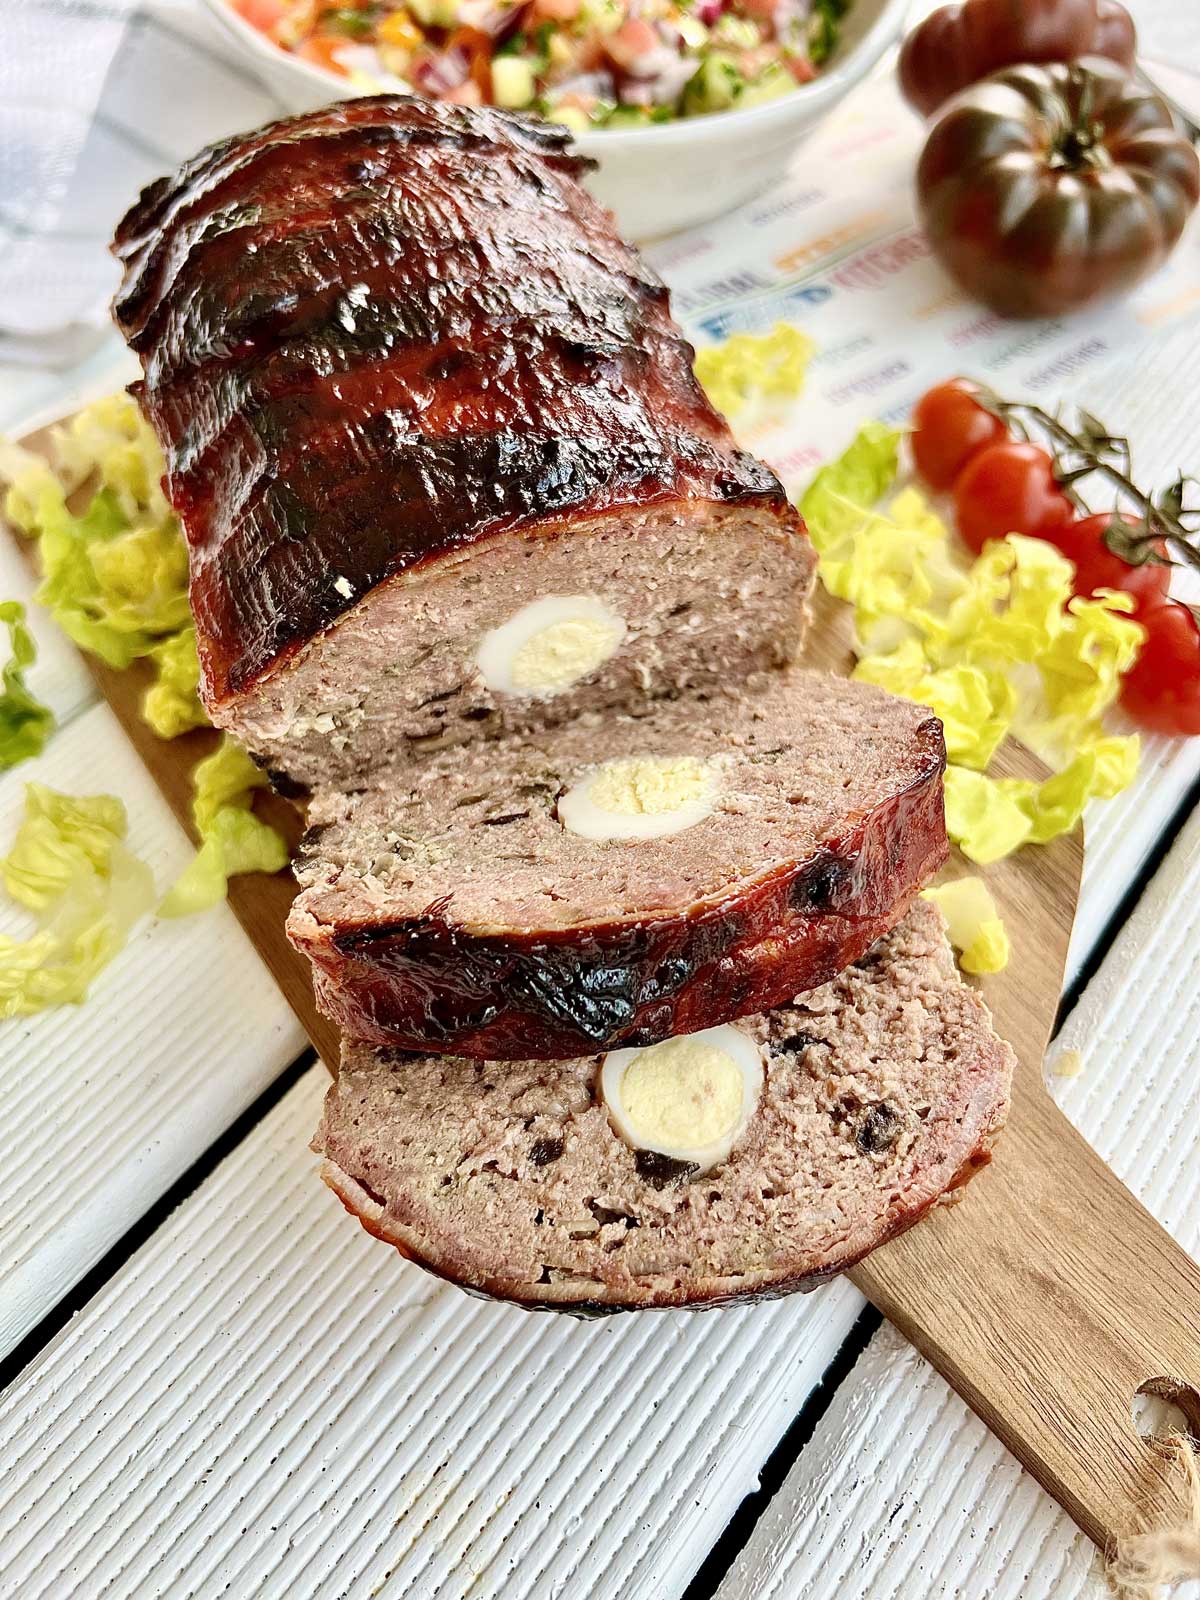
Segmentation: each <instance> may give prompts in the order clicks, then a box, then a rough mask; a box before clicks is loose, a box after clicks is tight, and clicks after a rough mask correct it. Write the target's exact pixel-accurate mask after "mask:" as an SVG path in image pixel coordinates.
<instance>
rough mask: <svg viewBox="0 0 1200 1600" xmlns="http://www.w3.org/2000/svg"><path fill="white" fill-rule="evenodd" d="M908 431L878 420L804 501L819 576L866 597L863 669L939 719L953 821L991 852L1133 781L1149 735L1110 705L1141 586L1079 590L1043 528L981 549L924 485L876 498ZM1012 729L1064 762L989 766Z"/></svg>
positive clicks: (859, 624)
mask: <svg viewBox="0 0 1200 1600" xmlns="http://www.w3.org/2000/svg"><path fill="white" fill-rule="evenodd" d="M897 437H898V436H897V435H896V434H895V432H894V430H891V429H886V428H883V427H882V426H881V425H880V424H878V423H869V424H868V425H867V426H866V427H865V428H864V429H863V430H862V432H861V433H860V435H859V437H858V438H857V439H856V440H855V441H854V443H853V444H852V445H851V446H850V448H849V450H848V451H847V452H846V453H845V455H844V456H842V457H841V458H840V460H838V461H836V462H832V463H830V465H828V466H827V467H824V468H823V469H822V470H821V472H819V473H818V474H817V476H816V478H815V479H814V480H813V483H812V485H811V486H810V488H809V490H808V492H807V493H806V494H805V496H804V497H803V499H802V500H801V502H800V507H801V510H802V511H803V512H804V514H805V517H806V518H807V520H808V522H809V527H810V531H811V532H812V533H813V538H814V543H815V544H816V545H817V549H818V553H819V558H820V573H821V578H822V581H823V582H824V583H825V585H826V587H827V588H829V589H830V590H831V592H832V593H834V594H835V595H837V596H839V598H841V599H844V600H846V601H848V602H849V603H850V604H851V605H852V606H853V608H854V618H855V629H856V633H857V636H858V652H859V657H860V659H859V662H858V665H857V667H856V669H855V676H856V677H858V678H861V679H864V680H866V681H867V682H870V683H876V684H878V685H880V687H882V688H885V689H889V690H891V691H892V693H894V694H899V695H903V696H904V697H905V698H907V699H910V700H916V701H919V702H920V703H921V704H923V705H928V706H929V707H931V708H932V709H933V710H934V711H935V712H936V713H937V714H938V716H939V717H940V718H941V719H942V722H943V725H944V727H945V730H946V748H947V754H948V757H949V760H950V762H951V767H950V770H949V772H948V774H947V784H946V811H947V826H948V828H949V830H950V834H951V837H952V838H953V839H954V840H955V841H956V843H958V844H960V845H961V846H962V848H963V850H964V852H965V853H966V854H967V855H969V856H971V857H972V859H974V860H977V861H981V862H982V861H994V860H997V859H999V857H1000V856H1001V855H1005V854H1007V853H1008V851H1009V850H1012V849H1016V848H1017V847H1018V846H1019V845H1021V844H1023V843H1028V842H1032V843H1045V842H1046V841H1048V840H1049V839H1052V838H1055V837H1057V836H1058V834H1060V833H1062V832H1064V831H1068V830H1069V829H1071V828H1073V827H1074V826H1075V825H1076V823H1077V822H1078V820H1079V817H1080V815H1081V814H1082V811H1083V809H1084V807H1085V806H1086V804H1087V802H1088V800H1089V799H1091V798H1093V797H1098V796H1105V797H1107V796H1111V795H1113V794H1116V793H1118V792H1119V791H1120V790H1121V789H1122V788H1124V787H1126V786H1127V785H1128V784H1129V783H1130V782H1131V781H1132V779H1133V776H1134V774H1135V772H1136V770H1137V761H1138V752H1139V744H1138V741H1137V739H1136V737H1132V738H1118V737H1116V736H1113V735H1110V734H1109V733H1108V732H1107V731H1106V729H1105V727H1104V720H1103V719H1104V715H1105V713H1106V712H1107V711H1108V709H1109V708H1110V707H1111V706H1112V704H1113V702H1114V701H1115V700H1116V698H1117V695H1118V693H1119V691H1120V685H1121V677H1122V675H1123V674H1124V673H1126V672H1128V670H1129V668H1130V667H1131V666H1132V665H1133V663H1134V661H1135V660H1136V659H1137V654H1138V651H1139V650H1140V648H1141V645H1142V642H1143V640H1144V638H1145V633H1144V630H1143V629H1142V628H1141V626H1140V625H1139V624H1138V623H1137V622H1136V621H1135V620H1134V619H1133V617H1132V616H1131V614H1130V613H1131V611H1132V609H1133V602H1132V600H1131V599H1130V597H1129V596H1128V595H1126V594H1124V593H1121V592H1116V591H1103V592H1101V593H1100V594H1098V595H1095V596H1093V597H1092V598H1090V599H1082V598H1080V597H1078V596H1075V595H1073V594H1072V591H1071V584H1072V579H1073V576H1074V573H1073V568H1072V566H1071V563H1070V562H1069V561H1067V560H1066V558H1065V557H1064V556H1063V555H1062V554H1061V553H1060V552H1059V551H1058V550H1056V549H1055V548H1054V547H1053V546H1052V545H1050V544H1047V543H1046V542H1045V541H1044V540H1041V539H1030V538H1026V537H1024V536H1022V535H1020V534H1010V535H1009V536H1008V537H1007V538H1006V539H1001V540H996V541H993V542H991V543H989V544H988V545H987V546H986V547H985V548H984V551H983V553H982V554H981V555H980V556H979V557H977V559H976V560H975V561H974V562H973V563H971V564H970V565H968V564H967V562H966V560H965V558H964V557H961V556H960V555H959V552H958V550H957V548H956V546H955V544H954V543H953V542H952V541H951V538H950V534H949V530H948V529H947V528H946V526H945V524H944V523H943V522H942V521H941V519H940V518H939V517H938V516H937V515H936V514H935V512H934V511H933V509H932V508H931V507H930V505H929V504H928V502H927V501H926V500H925V498H924V496H923V495H922V494H921V493H920V492H919V491H918V490H916V489H913V488H908V489H905V490H902V491H901V492H900V493H899V494H897V495H896V496H895V497H894V498H893V499H892V501H891V503H890V504H888V505H885V506H883V507H881V508H877V507H876V505H875V501H877V500H878V499H879V498H880V497H881V496H882V495H883V494H885V493H886V491H887V489H888V488H889V487H890V486H891V484H892V482H893V481H894V476H895V470H896V454H895V444H896V440H897ZM868 497H873V498H868ZM1010 733H1011V734H1013V735H1015V736H1016V737H1018V738H1020V739H1022V740H1023V741H1024V742H1025V743H1026V744H1028V745H1029V746H1030V747H1031V748H1032V749H1033V750H1035V751H1036V752H1037V753H1038V754H1039V755H1040V756H1041V757H1042V758H1043V760H1045V761H1046V762H1047V763H1048V764H1049V765H1051V766H1054V767H1057V768H1058V769H1059V770H1058V771H1057V772H1056V773H1055V774H1054V776H1053V777H1052V778H1050V779H1048V780H1047V781H1046V782H1045V783H1043V784H1040V785H1039V784H1036V783H1031V782H1021V781H1018V780H1003V779H1001V780H993V779H991V778H988V777H986V776H985V773H986V769H987V767H988V766H989V764H990V762H991V760H992V758H993V756H994V755H995V753H996V751H997V750H998V749H999V747H1000V745H1001V744H1002V743H1003V741H1004V739H1005V738H1006V737H1007V736H1008V735H1009V734H1010Z"/></svg>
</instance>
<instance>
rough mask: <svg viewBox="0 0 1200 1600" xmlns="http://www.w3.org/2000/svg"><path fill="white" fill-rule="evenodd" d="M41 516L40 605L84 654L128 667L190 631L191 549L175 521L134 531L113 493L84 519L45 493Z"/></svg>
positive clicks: (104, 493)
mask: <svg viewBox="0 0 1200 1600" xmlns="http://www.w3.org/2000/svg"><path fill="white" fill-rule="evenodd" d="M37 512H38V519H37V527H38V551H39V555H40V557H41V566H42V583H41V586H40V587H39V589H38V591H37V594H36V595H35V596H34V598H35V599H36V600H37V602H38V604H39V605H43V606H45V607H46V609H47V610H48V611H49V612H50V615H51V616H52V617H53V618H54V620H55V621H56V622H57V623H58V625H59V627H60V628H62V630H63V632H64V633H66V634H67V636H68V637H69V638H71V639H73V640H74V641H75V643H76V644H77V645H79V646H80V648H81V649H84V650H90V651H91V653H92V654H93V655H97V656H99V657H100V659H101V660H102V661H104V662H106V663H107V664H108V665H109V666H110V667H116V668H123V667H127V666H128V665H129V664H130V662H131V661H135V660H137V658H138V657H139V656H146V655H150V654H151V652H152V651H153V650H154V648H155V646H156V645H158V644H160V643H161V642H162V640H163V639H164V637H165V636H166V635H168V634H172V633H175V632H177V631H178V630H179V629H180V628H183V627H186V626H187V625H188V623H189V621H190V620H191V618H190V613H189V610H188V599H187V550H186V548H185V546H184V543H183V539H182V537H181V535H180V533H179V529H178V527H177V525H176V524H175V522H174V519H172V518H168V519H164V520H163V521H162V522H159V523H155V522H150V521H145V522H139V523H135V524H132V525H130V524H129V523H127V522H126V520H125V515H124V512H123V511H122V509H121V506H120V503H119V500H118V497H117V495H116V492H115V491H114V490H112V489H107V488H106V489H100V490H98V491H97V492H96V494H95V495H94V496H93V497H92V500H91V503H90V504H89V506H88V508H87V510H86V511H85V512H84V513H83V515H82V516H78V517H77V516H74V515H73V514H72V512H71V511H70V510H69V509H68V507H67V503H66V498H65V496H64V494H63V491H62V489H61V487H59V488H58V489H56V490H54V491H51V490H49V489H45V490H43V492H42V495H41V497H40V499H39V501H38V506H37Z"/></svg>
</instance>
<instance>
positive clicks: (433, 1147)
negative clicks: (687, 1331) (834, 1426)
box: [314, 902, 1013, 1310]
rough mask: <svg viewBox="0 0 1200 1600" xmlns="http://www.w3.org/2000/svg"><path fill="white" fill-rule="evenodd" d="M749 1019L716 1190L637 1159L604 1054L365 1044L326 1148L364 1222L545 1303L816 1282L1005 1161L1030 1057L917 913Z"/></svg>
mask: <svg viewBox="0 0 1200 1600" xmlns="http://www.w3.org/2000/svg"><path fill="white" fill-rule="evenodd" d="M876 955H877V959H875V960H874V961H872V962H871V963H870V964H869V965H866V966H860V967H851V968H848V969H847V970H846V971H844V972H843V973H841V974H840V975H839V976H838V977H837V978H835V979H834V980H833V981H832V982H830V983H828V984H826V985H824V986H823V987H822V988H820V989H817V990H814V991H811V992H809V993H807V994H805V995H801V996H799V997H798V998H797V999H796V1000H795V1001H794V1002H793V1003H792V1004H790V1005H786V1006H781V1007H779V1008H777V1009H776V1010H775V1011H773V1012H771V1013H770V1014H768V1015H766V1016H762V1017H757V1018H754V1019H751V1020H749V1021H746V1022H743V1023H742V1024H741V1025H740V1026H742V1027H743V1028H744V1029H745V1030H746V1031H747V1032H749V1033H750V1034H751V1035H752V1036H753V1037H755V1038H756V1039H758V1040H759V1041H760V1042H761V1043H762V1045H763V1047H764V1054H765V1061H766V1070H765V1084H764V1089H763V1093H762V1097H761V1100H760V1102H759V1105H758V1109H757V1111H756V1113H755V1115H754V1117H753V1118H752V1119H751V1121H750V1124H749V1126H748V1128H747V1130H746V1132H745V1134H744V1135H743V1137H742V1138H741V1140H740V1141H739V1143H738V1144H737V1145H735V1147H734V1149H733V1151H732V1153H731V1155H730V1157H729V1159H728V1160H727V1161H726V1162H725V1163H724V1164H723V1165H721V1166H719V1167H717V1168H716V1169H714V1170H712V1171H710V1172H708V1173H705V1174H703V1175H696V1174H695V1172H694V1171H693V1170H692V1169H689V1168H688V1167H687V1166H686V1165H685V1164H684V1163H679V1162H671V1161H669V1160H667V1159H666V1158H664V1157H661V1156H654V1155H653V1154H652V1153H649V1152H644V1151H635V1150H633V1149H631V1148H629V1147H628V1146H627V1145H626V1144H624V1143H623V1142H622V1140H621V1139H620V1138H619V1137H618V1136H617V1135H616V1134H615V1133H614V1131H613V1129H612V1127H611V1124H610V1122H609V1119H608V1115H607V1112H606V1110H605V1108H604V1105H603V1104H602V1102H601V1101H600V1100H599V1099H598V1095H597V1080H598V1074H599V1067H600V1060H599V1058H597V1057H585V1058H582V1059H578V1060H574V1061H568V1062H561V1063H546V1062H511V1061H509V1062H504V1063H501V1064H494V1063H488V1062H480V1061H471V1060H466V1059H463V1058H456V1057H440V1058H438V1057H411V1056H404V1055H401V1054H399V1053H397V1052H390V1051H388V1050H371V1049H369V1048H367V1047H366V1046H363V1045H355V1044H351V1043H348V1044H347V1045H346V1049H345V1055H344V1060H343V1066H342V1073H341V1077H340V1078H339V1080H338V1082H337V1083H336V1084H335V1085H334V1086H333V1088H331V1089H330V1091H329V1095H328V1098H327V1101H326V1106H325V1114H324V1118H323V1120H322V1123H321V1127H320V1129H319V1131H318V1133H317V1136H316V1140H315V1142H314V1148H315V1149H317V1150H319V1151H320V1152H321V1153H322V1154H323V1155H324V1157H325V1162H324V1176H325V1178H326V1181H327V1182H328V1183H329V1184H330V1186H331V1187H332V1188H333V1189H334V1190H335V1191H336V1192H337V1193H338V1194H339V1195H340V1197H341V1198H342V1200H343V1201H344V1203H345V1204H346V1205H347V1207H348V1208H349V1209H350V1210H351V1211H352V1212H354V1213H355V1214H357V1215H358V1216H359V1218H360V1220H361V1221H362V1222H363V1224H364V1226H365V1227H367V1228H368V1229H369V1230H370V1231H371V1232H372V1233H375V1234H377V1235H378V1236H379V1237H380V1238H382V1239H384V1240H386V1241H388V1242H390V1243H392V1244H394V1245H395V1246H396V1247H397V1248H398V1249H399V1250H400V1251H401V1253H402V1254H404V1255H406V1256H409V1257H411V1258H412V1259H413V1260H414V1261H417V1262H419V1263H421V1264H422V1265H424V1266H426V1267H428V1268H430V1269H431V1270H432V1271H434V1272H436V1273H438V1274H439V1275H441V1276H443V1277H446V1278H449V1279H452V1280H453V1281H454V1282H456V1283H459V1284H461V1285H463V1286H464V1287H466V1288H469V1289H474V1290H477V1291H479V1292H481V1293H484V1294H488V1295H494V1296H496V1297H498V1298H501V1299H507V1300H514V1301H518V1302H520V1303H522V1304H525V1305H530V1306H552V1307H560V1308H567V1309H575V1310H618V1309H631V1308H636V1307H648V1306H689V1305H703V1304H710V1303H714V1302H720V1301H726V1300H731V1299H739V1298H743V1297H753V1296H758V1295H764V1294H768V1295H769V1294H779V1293H783V1292H786V1291H789V1290H793V1289H800V1288H808V1287H811V1286H812V1285H813V1284H815V1283H816V1282H818V1281H819V1280H821V1279H822V1278H825V1277H827V1276H829V1275H830V1274H831V1273H836V1272H840V1271H842V1270H843V1269H844V1268H846V1267H847V1266H850V1265H851V1264H852V1263H853V1262H855V1261H857V1260H858V1259H859V1258H860V1257H861V1256H863V1255H865V1254H866V1253H867V1251H869V1250H870V1249H872V1248H873V1247H874V1246H875V1245H877V1244H879V1243H881V1242H882V1241H884V1240H885V1239H888V1238H890V1237H892V1236H894V1235H895V1234H897V1233H899V1232H901V1231H903V1230H904V1229H905V1228H907V1227H909V1226H910V1225H911V1224H912V1223H913V1222H915V1221H916V1220H917V1219H918V1218H919V1217H920V1216H922V1215H923V1214H924V1213H925V1212H926V1211H927V1210H928V1209H929V1208H930V1206H932V1205H934V1204H935V1203H936V1202H937V1201H938V1200H939V1199H943V1198H948V1197H949V1196H951V1195H952V1194H953V1193H954V1191H955V1190H956V1189H957V1187H958V1186H960V1185H961V1184H962V1183H963V1182H965V1181H966V1180H967V1179H968V1178H969V1177H970V1176H971V1175H972V1174H973V1173H974V1172H975V1171H976V1170H977V1169H978V1168H979V1167H980V1166H982V1165H984V1164H985V1163H986V1162H987V1161H988V1159H989V1150H990V1147H991V1144H992V1142H993V1140H994V1139H995V1137H996V1135H997V1133H998V1132H999V1130H1000V1128H1001V1126H1002V1124H1003V1122H1004V1118H1005V1116H1006V1113H1007V1108H1008V1095H1009V1087H1010V1083H1011V1074H1012V1068H1013V1056H1012V1052H1011V1050H1010V1049H1009V1047H1008V1046H1007V1045H1006V1044H1004V1043H1003V1042H1002V1041H1001V1040H1000V1039H998V1038H997V1037H996V1035H995V1033H994V1032H993V1031H992V1027H991V1019H990V1016H989V1014H988V1011H987V1008H986V1006H985V1005H984V1004H983V1002H982V1000H981V999H980V998H979V996H978V995H977V994H976V992H975V991H974V990H973V989H971V988H970V987H968V986H967V985H966V984H965V983H964V982H963V981H962V980H961V979H960V978H959V976H958V973H957V971H956V969H955V966H954V961H953V958H952V955H951V952H950V949H949V946H948V944H947V942H946V938H945V933H944V930H943V925H942V921H941V917H940V914H939V913H938V912H937V911H936V909H935V908H934V907H932V906H931V905H929V904H928V903H926V902H918V903H917V905H916V906H914V908H913V909H912V910H911V911H910V912H909V914H908V915H907V917H906V918H905V919H904V921H903V922H902V923H900V924H899V926H898V927H897V928H896V929H894V930H893V932H892V933H890V934H889V935H887V936H886V937H885V938H884V939H882V940H881V941H880V942H879V944H878V945H877V947H876Z"/></svg>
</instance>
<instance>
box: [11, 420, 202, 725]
mask: <svg viewBox="0 0 1200 1600" xmlns="http://www.w3.org/2000/svg"><path fill="white" fill-rule="evenodd" d="M53 449H54V455H55V460H56V464H57V467H58V470H57V472H55V471H52V470H51V469H50V467H49V466H48V465H47V463H46V462H45V461H44V460H43V459H42V458H41V457H40V456H36V455H34V454H32V452H30V451H28V450H23V449H21V448H20V447H19V446H16V445H11V444H3V445H0V475H2V476H4V477H5V478H6V479H8V480H9V489H8V493H7V496H6V499H5V511H6V514H7V516H8V518H9V520H10V521H11V522H13V523H14V524H15V525H16V526H17V527H19V528H20V529H22V530H23V531H24V532H25V533H26V534H27V535H28V536H29V537H30V538H32V539H36V540H37V543H38V555H39V558H40V564H41V570H42V583H41V586H40V588H39V589H38V592H37V594H36V596H35V599H36V600H37V602H38V604H39V605H43V606H45V607H46V609H47V610H48V611H49V612H50V614H51V616H53V617H54V619H55V621H56V622H57V623H58V624H59V626H60V627H61V628H62V629H63V631H64V632H65V633H66V634H67V635H68V637H69V638H71V639H72V640H74V642H75V643H76V644H77V645H79V647H80V648H81V649H83V650H87V651H90V652H91V653H92V654H93V655H96V656H99V657H100V659H101V660H102V661H104V662H106V663H107V664H108V665H109V666H110V667H115V668H118V669H121V668H124V667H127V666H129V664H130V662H131V661H135V660H137V659H138V658H139V657H141V656H148V655H154V654H155V653H156V652H158V651H161V650H163V649H165V648H166V646H167V645H168V643H169V642H170V641H171V640H173V638H174V636H175V635H176V634H178V633H179V632H181V631H182V630H184V629H187V628H188V627H189V626H190V623H191V616H190V612H189V610H188V598H187V571H188V569H187V547H186V545H185V543H184V540H183V535H182V533H181V532H180V528H179V524H178V522H177V521H176V518H175V516H174V514H173V513H172V511H171V509H170V507H169V506H168V504H167V502H166V499H165V497H164V495H163V492H162V489H161V487H160V482H159V480H160V478H161V476H162V471H163V461H162V455H161V453H160V451H159V448H158V445H157V443H156V441H155V439H154V435H153V433H152V432H151V430H150V428H149V426H148V425H147V424H146V422H145V421H144V419H143V418H142V416H141V414H140V413H139V411H138V409H137V406H136V405H135V404H134V402H133V401H132V400H131V399H130V397H129V396H128V395H124V394H122V395H112V396H110V397H108V398H107V399H105V400H100V401H97V402H96V403H95V404H93V405H90V406H85V407H84V409H83V410H82V411H81V412H79V413H78V415H77V416H76V417H75V418H74V419H73V420H72V422H71V423H70V424H69V425H68V426H67V427H66V428H62V429H59V430H57V432H56V433H55V435H54V440H53ZM88 481H91V482H94V483H95V485H96V487H95V492H94V493H93V494H92V497H91V499H90V501H89V503H88V505H87V507H86V509H85V510H84V511H83V512H82V513H81V514H79V515H77V514H76V513H75V512H73V511H72V510H71V509H70V507H69V505H68V503H67V500H68V496H69V495H70V493H71V491H72V490H74V489H75V488H77V487H79V485H81V484H83V483H85V482H88ZM179 649H180V652H181V655H182V654H186V652H185V651H184V650H183V647H182V646H180V647H179ZM172 666H173V667H176V670H182V665H181V664H179V665H178V666H176V664H175V663H172ZM172 682H174V679H172ZM155 716H156V717H157V718H158V720H159V722H160V723H161V724H162V725H163V726H168V725H170V724H171V723H172V722H179V721H182V720H184V713H183V710H182V706H181V705H178V704H177V705H174V706H171V707H168V706H165V705H163V706H157V707H156V710H155ZM187 725H188V726H195V722H194V721H192V722H188V723H187ZM180 731H182V730H181V729H180Z"/></svg>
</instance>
